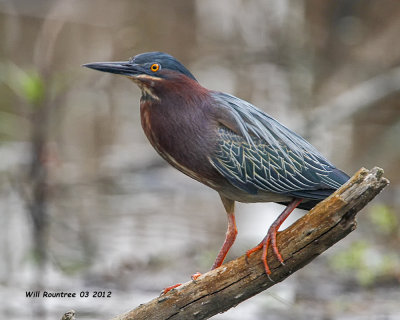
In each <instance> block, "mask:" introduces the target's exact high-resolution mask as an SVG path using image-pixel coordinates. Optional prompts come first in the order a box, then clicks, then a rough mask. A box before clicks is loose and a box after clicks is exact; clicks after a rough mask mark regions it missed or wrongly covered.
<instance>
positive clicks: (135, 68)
mask: <svg viewBox="0 0 400 320" xmlns="http://www.w3.org/2000/svg"><path fill="white" fill-rule="evenodd" d="M83 67H87V68H90V69H94V70H99V71H103V72H109V73H115V74H120V75H123V76H128V77H136V76H138V75H139V74H143V70H142V67H141V66H140V65H138V64H135V63H130V62H129V61H119V62H94V63H87V64H84V65H83Z"/></svg>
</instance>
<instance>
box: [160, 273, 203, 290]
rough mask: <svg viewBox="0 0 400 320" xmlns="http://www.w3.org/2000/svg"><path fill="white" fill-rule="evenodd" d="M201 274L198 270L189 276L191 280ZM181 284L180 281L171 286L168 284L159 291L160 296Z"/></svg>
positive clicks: (194, 279)
mask: <svg viewBox="0 0 400 320" xmlns="http://www.w3.org/2000/svg"><path fill="white" fill-rule="evenodd" d="M201 275H202V274H201V273H200V272H196V273H195V274H193V275H192V276H191V279H192V280H193V281H196V280H197V279H198V278H199V277H200V276H201ZM181 285H182V283H177V284H174V285H173V286H170V287H167V288H165V289H164V290H163V291H161V294H160V296H162V295H164V294H166V293H168V292H170V291H171V290H172V289H175V288H177V287H179V286H181Z"/></svg>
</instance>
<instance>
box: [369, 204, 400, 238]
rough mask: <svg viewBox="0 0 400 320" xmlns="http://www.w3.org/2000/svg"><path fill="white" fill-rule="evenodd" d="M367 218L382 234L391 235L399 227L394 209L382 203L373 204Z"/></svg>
mask: <svg viewBox="0 0 400 320" xmlns="http://www.w3.org/2000/svg"><path fill="white" fill-rule="evenodd" d="M369 219H370V220H371V222H372V224H373V225H374V226H375V227H376V229H377V231H378V232H380V233H382V234H384V235H393V234H395V233H396V232H397V231H398V230H399V228H400V226H399V220H398V217H397V215H396V213H395V211H394V210H393V209H392V208H390V207H388V206H387V205H384V204H375V205H373V206H372V207H371V209H370V211H369Z"/></svg>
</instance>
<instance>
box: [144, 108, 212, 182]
mask: <svg viewBox="0 0 400 320" xmlns="http://www.w3.org/2000/svg"><path fill="white" fill-rule="evenodd" d="M140 111H141V122H142V127H143V131H144V133H145V135H146V137H147V138H148V140H149V141H150V143H151V145H152V146H153V148H154V149H155V150H156V151H157V152H158V153H159V154H160V155H161V157H163V158H164V159H165V160H166V161H167V162H168V163H169V164H171V165H172V166H173V167H175V168H176V169H178V170H179V171H181V172H183V173H184V174H186V175H188V176H189V177H191V178H193V179H195V180H197V181H199V182H202V183H204V184H206V185H208V186H209V187H211V188H214V189H217V188H218V179H219V178H220V176H219V174H218V173H217V172H216V171H215V169H214V168H213V167H212V165H211V164H210V162H209V161H208V159H207V156H208V155H209V153H210V152H211V151H210V149H211V147H213V144H214V142H213V141H211V139H208V137H207V135H208V134H209V132H208V128H207V125H206V124H204V123H203V124H202V122H201V121H200V120H199V119H197V120H196V117H193V115H191V117H187V116H185V114H182V113H179V112H178V113H174V112H168V110H166V108H165V107H164V109H163V106H159V105H154V103H152V102H150V101H142V102H141V105H140ZM202 121H203V122H204V119H202Z"/></svg>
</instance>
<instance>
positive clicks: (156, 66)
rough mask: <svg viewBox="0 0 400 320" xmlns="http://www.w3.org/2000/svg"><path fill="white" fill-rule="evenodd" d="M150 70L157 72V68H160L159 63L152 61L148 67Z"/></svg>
mask: <svg viewBox="0 0 400 320" xmlns="http://www.w3.org/2000/svg"><path fill="white" fill-rule="evenodd" d="M150 70H151V71H153V72H157V71H158V70H160V65H159V64H158V63H153V64H152V65H151V67H150Z"/></svg>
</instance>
